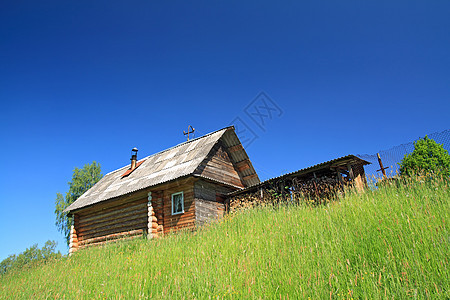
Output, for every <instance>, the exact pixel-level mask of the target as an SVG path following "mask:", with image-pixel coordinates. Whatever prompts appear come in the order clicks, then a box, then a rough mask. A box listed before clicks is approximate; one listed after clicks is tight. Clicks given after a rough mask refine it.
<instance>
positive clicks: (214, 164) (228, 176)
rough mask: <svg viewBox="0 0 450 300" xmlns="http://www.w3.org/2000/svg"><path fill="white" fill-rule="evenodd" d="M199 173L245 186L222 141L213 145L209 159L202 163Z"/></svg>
mask: <svg viewBox="0 0 450 300" xmlns="http://www.w3.org/2000/svg"><path fill="white" fill-rule="evenodd" d="M198 174H200V175H202V176H205V177H208V178H212V179H215V180H218V181H220V182H226V183H229V184H232V185H234V186H238V187H244V184H243V182H242V178H240V176H239V174H238V172H237V171H236V169H235V167H234V165H233V163H232V162H231V160H230V157H229V155H228V152H227V150H226V149H225V147H224V146H223V145H222V143H221V142H218V143H217V144H216V145H215V146H214V147H213V149H212V150H211V153H210V154H209V155H208V157H207V159H205V160H204V161H203V162H202V163H201V164H200V166H199V168H198Z"/></svg>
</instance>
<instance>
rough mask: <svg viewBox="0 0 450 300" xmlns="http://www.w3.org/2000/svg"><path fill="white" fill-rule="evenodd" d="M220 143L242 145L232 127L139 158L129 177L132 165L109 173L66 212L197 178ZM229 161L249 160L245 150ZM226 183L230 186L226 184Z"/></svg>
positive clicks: (246, 182)
mask: <svg viewBox="0 0 450 300" xmlns="http://www.w3.org/2000/svg"><path fill="white" fill-rule="evenodd" d="M219 140H222V142H223V143H224V145H225V146H226V147H227V148H230V147H233V146H236V145H240V144H241V142H240V141H239V138H238V137H237V135H236V133H235V132H234V127H233V126H230V127H226V128H223V129H220V130H217V131H215V132H212V133H209V134H207V135H204V136H202V137H199V138H196V139H192V140H190V141H187V142H184V143H181V144H179V145H176V146H174V147H172V148H169V149H166V150H164V151H161V152H159V153H156V154H153V155H150V156H147V157H145V158H142V159H140V160H139V161H138V163H139V162H142V164H141V165H140V166H139V168H136V169H135V170H134V171H133V172H132V173H130V174H129V175H128V176H126V177H122V175H123V174H124V172H125V171H126V170H127V169H128V168H129V167H130V165H127V166H124V167H122V168H120V169H118V170H115V171H113V172H110V173H108V174H106V175H105V176H104V177H103V178H102V179H101V180H100V181H99V182H97V184H95V185H94V186H93V187H92V188H90V189H89V190H88V191H86V192H85V193H84V194H83V195H81V196H80V197H79V198H78V199H77V200H76V201H75V202H74V203H72V204H71V205H70V206H69V207H68V208H67V209H66V210H65V212H70V211H74V210H77V209H80V208H83V207H86V206H90V205H93V204H96V203H99V202H102V201H105V200H108V199H112V198H116V197H119V196H122V195H126V194H130V193H133V192H135V191H138V190H142V189H145V188H148V187H151V186H155V185H158V184H161V183H165V182H168V181H171V180H175V179H177V178H180V177H184V176H187V175H194V173H195V172H196V170H197V168H198V166H199V165H200V164H201V163H202V161H203V160H205V159H206V157H207V156H208V154H209V153H210V151H211V150H212V148H213V146H214V145H215V144H216V143H217V142H218V141H219ZM230 158H231V161H232V162H233V163H236V162H238V161H241V160H248V159H249V158H248V156H247V154H246V152H245V150H244V149H241V150H239V151H233V153H230ZM250 165H251V164H250ZM250 167H251V168H250V169H248V170H245V171H243V172H244V173H242V174H240V176H241V177H243V178H245V176H248V175H252V174H256V171H255V169H254V168H253V166H250ZM197 176H198V175H197ZM243 181H244V185H245V186H250V185H253V184H256V183H258V182H259V178H258V177H257V176H255V177H252V178H250V179H248V180H243ZM224 184H227V183H225V182H224ZM228 185H229V184H228ZM236 188H238V187H236Z"/></svg>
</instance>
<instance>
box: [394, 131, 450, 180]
mask: <svg viewBox="0 0 450 300" xmlns="http://www.w3.org/2000/svg"><path fill="white" fill-rule="evenodd" d="M399 165H400V174H402V175H413V174H418V173H435V174H439V175H443V176H450V155H449V154H448V151H447V150H445V149H444V147H443V146H442V144H438V143H436V142H435V141H434V140H433V139H430V138H428V137H427V136H425V138H423V139H419V140H418V141H417V142H415V143H414V151H413V152H412V153H410V154H407V155H405V157H404V158H403V160H402V161H401V162H400V163H399Z"/></svg>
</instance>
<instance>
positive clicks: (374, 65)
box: [0, 1, 450, 260]
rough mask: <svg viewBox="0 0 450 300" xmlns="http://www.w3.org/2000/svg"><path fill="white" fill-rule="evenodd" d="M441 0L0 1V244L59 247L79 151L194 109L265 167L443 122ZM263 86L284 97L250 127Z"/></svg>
mask: <svg viewBox="0 0 450 300" xmlns="http://www.w3.org/2000/svg"><path fill="white" fill-rule="evenodd" d="M449 14H450V2H448V1H427V2H426V1H340V2H336V1H329V2H328V1H292V2H291V1H284V2H280V1H277V2H275V1H274V2H262V1H251V2H250V1H227V2H225V1H221V2H219V1H189V2H186V1H170V2H163V1H134V2H129V1H128V2H125V1H72V2H64V1H45V2H42V1H2V2H1V3H0V101H1V110H0V130H1V131H0V134H1V135H0V137H1V139H0V141H1V147H0V159H1V165H2V168H3V171H2V172H1V174H0V245H1V246H0V260H1V259H4V258H6V257H7V256H8V255H9V254H13V253H18V252H21V251H23V250H25V248H27V247H29V246H31V245H32V244H34V243H39V245H40V246H42V245H43V244H44V242H45V241H46V240H48V239H52V240H56V241H58V242H59V247H58V248H59V249H60V250H61V251H62V252H66V247H65V244H64V241H63V238H62V235H61V234H59V233H58V232H57V230H56V227H55V225H54V221H55V217H54V213H53V210H54V199H55V196H56V193H57V192H62V193H65V192H66V191H67V189H68V186H67V182H68V181H69V180H70V179H71V175H72V170H73V168H74V167H76V166H77V167H82V166H83V165H84V164H86V163H90V162H92V161H94V160H95V161H97V162H99V163H100V164H101V165H102V170H103V173H104V174H106V173H108V172H110V171H112V170H114V169H117V168H119V167H122V166H124V165H126V164H128V163H129V158H130V150H131V148H133V147H135V146H136V147H138V148H139V156H140V157H143V156H147V155H150V154H153V153H155V152H158V151H160V150H163V149H165V148H168V147H171V146H173V145H175V144H178V143H180V142H183V141H184V136H183V135H182V131H183V130H186V129H187V126H188V125H189V124H192V125H193V126H194V127H195V128H196V129H197V136H199V135H200V134H206V133H208V132H211V131H214V130H217V129H220V128H222V127H225V126H227V125H229V124H230V122H231V121H233V120H236V118H238V120H240V121H243V122H244V123H245V124H247V126H248V127H249V128H250V129H251V130H252V131H253V132H254V134H255V135H256V136H257V138H256V139H255V140H254V141H253V143H251V144H250V145H249V146H248V147H247V152H248V154H249V156H250V159H251V160H252V162H253V164H254V166H255V168H256V170H257V172H258V174H259V175H260V178H261V179H267V178H269V177H272V176H278V175H281V174H283V173H286V172H289V171H294V170H297V169H300V168H303V167H307V166H309V165H312V164H316V163H319V162H323V161H326V160H329V159H333V158H336V157H338V156H342V155H346V154H350V153H355V154H356V153H374V152H376V151H378V150H380V149H386V148H389V147H391V146H394V145H397V144H400V143H404V142H409V141H411V140H413V139H416V138H418V137H420V136H424V135H425V134H427V133H431V132H435V131H442V130H445V129H448V128H449V127H450V126H449V122H448V119H449V118H448V116H449V112H450V101H449V100H450V99H449V95H450V56H449V53H450V38H449V36H450V18H448V16H449ZM261 91H264V92H265V93H266V95H267V96H269V97H270V99H271V102H268V103H274V104H276V105H277V106H278V107H279V109H280V111H281V113H279V112H276V113H275V112H274V114H273V115H272V118H266V119H265V124H264V125H263V126H262V127H259V126H258V125H257V124H256V123H255V122H254V121H253V120H252V119H251V118H250V117H249V115H248V114H246V107H247V106H248V105H250V106H251V105H254V104H255V103H258V102H252V101H253V100H254V99H255V97H257V95H259V93H260V92H261ZM257 101H259V100H258V99H257ZM256 107H258V106H256ZM252 108H254V107H252V106H251V107H250V109H247V112H249V111H251V109H252ZM260 112H261V111H260ZM266 112H267V111H266ZM255 120H258V119H257V118H256V119H255ZM248 132H249V131H248Z"/></svg>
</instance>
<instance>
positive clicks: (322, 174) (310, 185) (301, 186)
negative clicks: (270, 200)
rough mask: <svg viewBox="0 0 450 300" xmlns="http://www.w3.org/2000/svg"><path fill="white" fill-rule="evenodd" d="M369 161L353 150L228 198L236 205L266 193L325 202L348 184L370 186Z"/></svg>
mask: <svg viewBox="0 0 450 300" xmlns="http://www.w3.org/2000/svg"><path fill="white" fill-rule="evenodd" d="M368 164H370V162H368V161H365V160H363V159H361V158H359V157H357V156H355V155H352V154H349V155H346V156H343V157H339V158H336V159H333V160H330V161H326V162H323V163H320V164H317V165H314V166H311V167H307V168H304V169H300V170H297V171H295V172H291V173H288V174H284V175H281V176H278V177H274V178H271V179H267V180H265V181H263V182H260V183H257V184H255V185H252V186H250V187H246V188H244V189H239V190H235V191H232V192H230V193H229V194H228V195H227V199H228V200H229V201H230V202H231V205H232V207H234V206H237V207H239V206H240V205H241V204H245V203H243V202H244V201H247V200H248V199H250V200H252V199H256V200H258V201H259V200H263V198H264V197H265V195H266V194H269V195H270V194H277V195H281V196H283V198H284V199H292V197H293V196H298V197H300V198H305V197H307V198H314V199H315V200H317V202H318V203H321V199H325V198H333V197H334V196H336V192H338V191H339V190H342V189H343V188H344V187H345V186H347V187H354V188H355V189H356V190H357V191H362V190H363V189H364V188H365V187H366V186H367V180H366V175H365V172H364V166H365V165H368ZM248 196H250V198H249V197H248Z"/></svg>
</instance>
